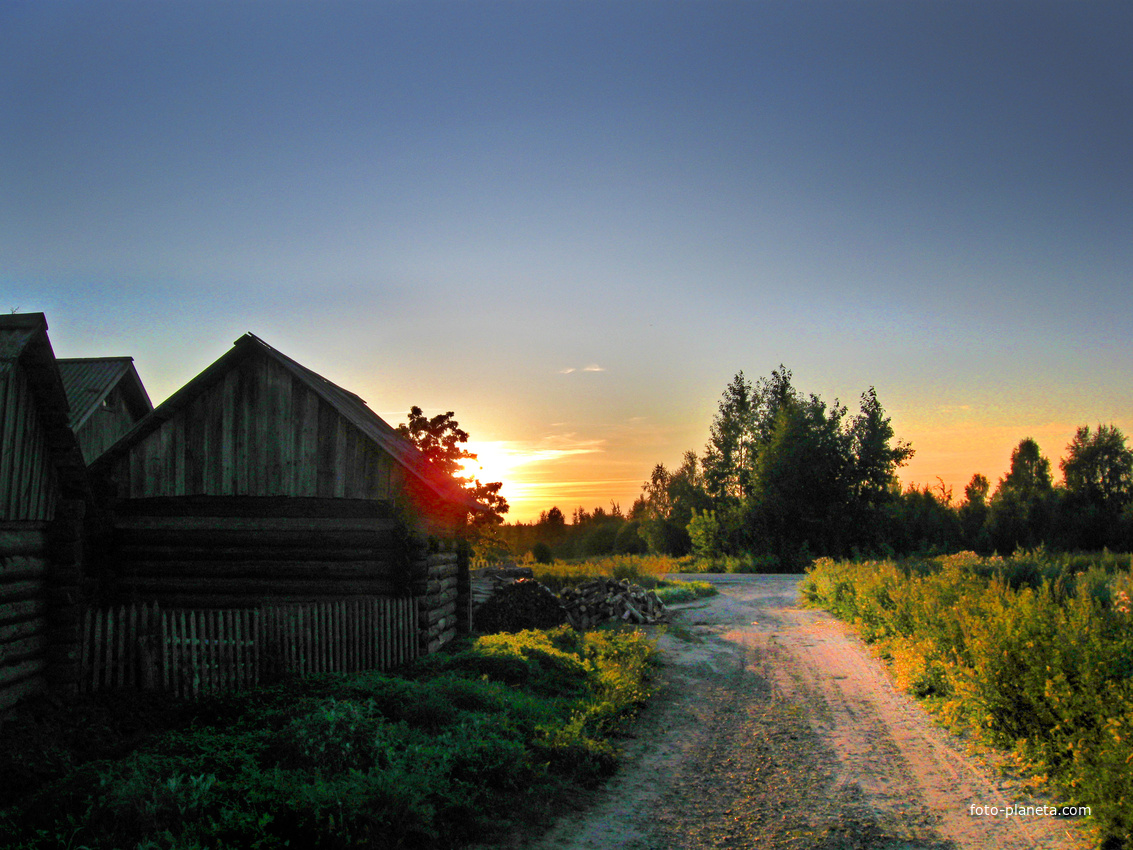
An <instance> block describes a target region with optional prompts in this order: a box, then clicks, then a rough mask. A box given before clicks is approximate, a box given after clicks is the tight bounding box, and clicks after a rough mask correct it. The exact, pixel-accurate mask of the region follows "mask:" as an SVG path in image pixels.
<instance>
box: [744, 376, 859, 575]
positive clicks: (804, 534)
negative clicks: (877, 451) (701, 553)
mask: <svg viewBox="0 0 1133 850" xmlns="http://www.w3.org/2000/svg"><path fill="white" fill-rule="evenodd" d="M845 412H846V411H845V408H844V407H842V406H840V405H838V404H837V403H835V404H834V406H833V407H830V408H828V407H827V406H826V404H825V402H823V401H822V400H821V399H819V398H818V397H817V396H813V395H812V396H810V398H809V399H807V400H805V401H788V402H787V403H785V404H783V405H782V406H781V407H780V409H779V412H778V414H777V416H776V423H775V427H774V429H773V431H772V432H771V439H770V442H769V443H768V445H767V446H766V447H765V448H764V449H763V450H762V451H761V452H760V454H759V457H758V459H757V460H756V466H755V471H754V478H753V491H752V496H751V499H750V500H749V503H748V509H747V523H746V525H747V527H748V530H749V533H750V535H751V538H752V542H753V543H754V544H755V546H756V548H759V549H762V550H764V551H766V552H769V553H771V554H773V555H775V556H777V557H778V558H779V560H780V562H781V563H782V564H784V565H791V564H795V565H801V564H800V561H801V557H800V553H801V552H803V551H804V550H806V551H811V552H819V553H828V554H840V549H841V548H842V547H843V546H844V544H845V539H844V535H845V532H846V526H847V523H848V518H849V516H848V508H849V506H850V502H851V495H852V494H851V487H850V479H849V475H848V472H849V466H850V452H849V447H848V438H847V435H846V433H845V431H844V430H843V429H842V428H841V424H842V417H843V416H844V415H845Z"/></svg>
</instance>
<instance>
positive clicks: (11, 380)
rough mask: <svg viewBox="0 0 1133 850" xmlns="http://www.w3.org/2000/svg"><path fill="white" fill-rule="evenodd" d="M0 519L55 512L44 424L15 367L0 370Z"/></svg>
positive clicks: (41, 517) (41, 516) (45, 516)
mask: <svg viewBox="0 0 1133 850" xmlns="http://www.w3.org/2000/svg"><path fill="white" fill-rule="evenodd" d="M0 445H2V446H3V447H4V450H3V451H2V452H0V520H30V521H40V522H42V521H47V520H51V519H53V518H54V516H55V502H56V498H57V487H58V485H57V482H56V478H55V467H54V465H53V464H52V462H51V458H50V455H49V453H48V448H47V443H46V439H45V437H44V431H43V424H42V420H41V418H40V415H39V409H38V407H37V406H36V403H35V398H34V397H33V396H32V393H31V389H30V388H29V386H28V383H27V378H26V377H25V376H24V374H23V371H22V370H21V369H19V368H18V367H12V368H9V369H7V370H5V372H4V373H3V374H0Z"/></svg>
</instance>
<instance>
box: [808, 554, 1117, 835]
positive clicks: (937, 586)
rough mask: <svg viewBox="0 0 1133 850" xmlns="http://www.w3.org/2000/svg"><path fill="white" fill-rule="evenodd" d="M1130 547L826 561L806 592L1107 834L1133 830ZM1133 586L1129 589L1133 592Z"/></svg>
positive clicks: (912, 687) (913, 685)
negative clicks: (1088, 813) (1088, 553)
mask: <svg viewBox="0 0 1133 850" xmlns="http://www.w3.org/2000/svg"><path fill="white" fill-rule="evenodd" d="M1123 563H1128V556H1122V557H1120V558H1119V557H1115V556H1111V555H1109V553H1104V554H1103V555H1102V556H1100V557H1099V558H1097V559H1096V560H1093V561H1091V560H1090V559H1088V558H1086V557H1084V556H1080V555H1079V556H1073V557H1068V556H1054V555H1051V554H1048V553H1046V552H1044V551H1041V550H1039V551H1035V552H1021V553H1018V554H1016V555H1014V556H1012V557H1010V558H998V557H996V558H980V557H978V556H976V555H973V554H972V553H961V554H959V555H952V556H947V557H939V558H932V559H923V560H920V561H915V562H905V563H900V564H898V563H894V562H892V561H874V562H862V563H848V562H841V563H839V562H834V561H831V560H829V559H823V560H820V561H818V562H816V563H815V564H814V566H813V567H812V569H811V571H810V572H809V573H808V575H807V578H806V579H805V581H804V582H803V585H802V591H801V592H802V596H803V598H804V599H805V600H806V601H807V602H808V603H810V604H813V605H819V606H821V607H824V608H826V609H828V610H829V611H831V612H832V613H834V614H835V615H836V616H838V617H841V618H843V619H845V620H848V621H850V622H852V623H854V624H855V625H856V626H857V628H858V629H859V631H860V632H861V634H862V636H863V637H864V638H865V639H866V640H867V641H869V642H872V643H875V644H876V645H877V647H878V649H879V651H880V652H881V654H883V656H885V657H888V658H889V660H890V663H891V664H892V666H893V669H894V672H895V674H896V676H897V679H898V681H899V683H900V684H901V685H902V686H904V687H905V688H906V689H907V690H909V691H910V692H911V693H913V694H915V695H916V696H919V697H926V698H931V700H932V702H931V705H932V706H934V707H935V709H936V710H937V712H938V713H939V715H940V716H941V718H942V719H943V720H945V721H946V722H948V723H950V724H953V725H959V726H961V727H963V728H965V729H967V730H968V731H969V732H971V733H973V734H974V735H975V737H976V739H977V740H979V741H980V742H982V743H985V744H988V745H993V746H997V747H1001V748H1004V749H1006V750H1009V751H1010V752H1011V753H1012V754H1013V757H1014V759H1015V760H1016V762H1017V763H1018V764H1019V765H1021V766H1022V767H1023V768H1025V769H1026V770H1027V771H1028V772H1029V773H1030V775H1032V776H1034V777H1036V778H1038V779H1040V780H1042V781H1044V782H1048V783H1049V785H1050V787H1051V788H1052V789H1054V790H1055V791H1056V792H1057V793H1060V794H1062V795H1063V796H1064V797H1065V799H1066V801H1067V802H1068V803H1082V804H1086V805H1089V806H1091V809H1092V814H1093V818H1094V820H1095V822H1096V824H1097V825H1098V828H1099V830H1100V832H1101V833H1102V834H1103V836H1104V837H1105V838H1107V839H1110V840H1111V841H1119V842H1127V843H1128V842H1133V815H1131V814H1130V811H1131V808H1130V801H1133V773H1131V772H1130V771H1129V764H1130V762H1133V619H1131V616H1130V613H1129V612H1130V609H1131V608H1133V606H1130V604H1129V602H1128V598H1129V593H1130V591H1131V590H1133V571H1130V570H1122V569H1121V567H1122V564H1123ZM1123 594H1124V596H1123Z"/></svg>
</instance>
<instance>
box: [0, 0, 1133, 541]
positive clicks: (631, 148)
mask: <svg viewBox="0 0 1133 850" xmlns="http://www.w3.org/2000/svg"><path fill="white" fill-rule="evenodd" d="M1131 42H1133V6H1130V5H1129V4H1128V3H1116V2H1115V3H1106V2H1089V3H1080V2H1061V3H1043V2H1026V3H1024V2H998V3H997V2H986V1H985V2H976V3H963V2H927V0H925V1H924V2H885V3H876V2H865V0H862V2H844V0H839V2H806V0H802V1H801V2H767V3H742V2H726V3H715V2H707V0H703V1H702V0H697V2H691V1H690V2H648V3H636V2H553V0H545V1H544V2H527V3H518V2H517V3H503V2H412V3H411V2H396V3H395V2H388V3H387V2H374V3H362V2H352V3H342V2H318V3H315V2H311V3H302V2H276V3H267V2H264V3H251V2H248V3H237V2H227V3H216V2H193V3H189V2H169V3H159V4H153V3H142V2H136V3H102V2H90V3H83V4H72V3H53V2H47V3H22V2H5V3H2V4H0V116H3V118H2V119H0V295H3V296H4V298H3V300H2V301H0V309H5V310H11V309H19V310H21V311H43V312H45V313H46V314H47V317H48V321H49V323H50V325H51V337H52V342H53V344H54V346H55V349H56V352H57V353H58V354H59V355H60V356H88V355H90V356H93V355H100V354H130V355H132V356H134V358H135V361H136V365H137V367H138V369H139V372H140V373H141V375H142V378H143V380H144V381H145V383H146V385H147V387H148V388H149V389H150V392H151V395H152V396H153V398H154V400H155V401H160V400H162V399H163V398H165V397H166V396H168V395H169V394H170V393H172V392H173V391H174V390H175V389H176V388H177V387H179V386H180V385H182V384H183V383H184V382H185V381H187V380H188V379H190V378H191V377H192V376H193V375H195V374H196V373H197V372H199V371H200V370H201V369H202V368H204V367H205V366H207V365H208V364H209V363H210V362H212V361H213V360H214V359H216V358H217V357H219V356H220V355H221V354H222V353H224V351H225V350H227V348H228V346H229V345H230V344H231V343H232V341H233V340H235V339H236V338H237V337H238V336H240V335H241V334H242V333H244V332H245V331H252V332H253V333H255V334H257V335H258V336H260V337H262V338H263V339H265V340H266V341H267V342H268V343H270V344H272V345H274V346H276V347H277V348H279V349H280V350H282V351H284V352H285V353H286V354H288V355H290V356H292V357H294V358H296V359H298V360H299V361H300V362H303V363H304V364H305V365H307V366H310V367H311V368H313V369H316V370H317V371H320V372H321V373H322V374H324V375H326V376H327V377H329V378H331V379H332V380H334V381H336V382H338V383H340V384H342V385H344V386H346V387H348V388H350V389H352V390H354V391H356V392H358V393H359V394H360V395H362V396H363V397H364V398H366V399H367V400H368V401H369V402H370V404H371V406H372V407H374V409H376V410H377V411H378V412H379V413H381V414H382V415H383V416H385V417H386V418H387V419H389V420H390V421H391V422H392V423H394V424H396V423H397V422H398V421H402V420H403V419H404V417H405V414H406V411H407V410H408V408H409V406H410V405H413V404H418V405H421V406H422V407H424V408H425V409H426V411H428V412H441V411H444V410H449V409H452V410H454V411H456V413H457V418H458V419H459V420H460V422H461V424H462V425H463V426H464V427H466V428H467V429H468V430H469V431H471V432H472V436H473V438H474V439H475V440H478V441H479V442H480V446H479V448H480V450H481V452H482V455H483V459H484V461H485V469H484V472H485V474H486V475H487V477H490V478H498V477H503V478H504V480H505V482H506V486H505V489H504V493H505V495H507V496H509V498H511V500H512V502H513V504H515V507H516V511H515V514H514V516H515V518H517V519H528V518H530V517H531V516H533V515H534V514H537V513H538V511H539V510H541V509H546V508H547V507H550V506H551V505H552V504H559V505H560V506H561V507H563V509H564V510H565V511H567V512H568V513H569V510H570V509H571V508H573V507H574V506H576V505H579V504H582V505H585V506H587V507H593V506H594V505H599V504H608V502H609V501H610V500H611V499H614V500H616V501H618V502H620V503H621V504H622V506H623V507H628V505H629V503H630V502H632V500H633V497H634V495H635V494H636V493H637V492H638V491H639V488H640V483H641V482H642V481H643V480H644V479H645V478H646V477H647V476H648V474H649V471H650V469H651V467H652V466H653V464H655V463H658V462H664V463H666V464H668V465H673V464H676V463H677V462H679V460H680V456H681V454H682V453H683V452H684V451H685V450H686V449H695V450H698V451H699V450H700V449H701V448H702V447H703V445H704V443H705V441H706V439H707V435H708V426H709V423H710V420H711V417H712V414H713V412H714V410H715V405H716V403H717V401H718V400H719V397H720V394H721V393H722V391H723V389H724V387H725V386H726V384H727V383H728V381H729V379H730V378H731V377H732V375H734V374H735V373H736V372H737V371H739V370H741V369H742V370H744V372H745V373H746V374H747V375H748V376H749V377H752V378H756V377H758V376H760V375H766V374H768V373H769V372H770V371H771V370H772V369H773V368H775V367H777V366H778V365H779V364H780V363H783V364H785V365H786V366H787V367H788V368H789V369H791V370H792V371H793V373H794V376H795V381H796V384H797V386H798V387H799V388H800V389H802V390H804V391H806V392H815V393H818V394H820V395H822V396H823V397H824V398H826V399H828V400H833V399H834V398H835V397H838V398H840V399H841V400H842V401H843V402H846V403H848V404H849V405H850V407H851V410H853V409H854V407H855V403H856V399H857V397H858V396H859V395H860V393H861V392H863V391H864V390H865V389H867V388H868V387H869V386H871V385H872V386H876V387H877V390H878V394H879V397H880V399H881V401H882V403H883V405H885V407H886V409H887V410H888V411H889V412H890V414H891V415H892V416H893V422H894V425H895V427H896V429H897V431H898V434H899V435H900V436H902V437H904V438H906V439H909V440H911V441H912V443H913V445H914V447H915V448H916V450H917V455H916V457H915V458H914V460H913V462H912V463H911V464H910V466H909V468H908V469H907V470H906V473H905V475H904V478H905V480H906V481H907V482H909V481H915V482H920V483H930V482H934V481H935V478H936V476H938V475H939V476H941V477H942V478H944V479H945V481H946V482H947V483H949V484H951V485H952V486H953V487H954V489H955V491H956V493H957V494H959V493H960V491H962V488H963V484H964V483H965V482H966V481H967V480H968V479H969V478H970V477H971V475H972V473H974V472H983V473H984V474H985V475H987V476H988V477H989V478H991V479H992V480H993V482H994V480H995V479H996V478H997V477H998V476H1000V475H1002V474H1003V472H1004V471H1005V468H1006V464H1007V461H1008V458H1009V456H1010V453H1011V449H1012V448H1013V447H1014V445H1016V444H1017V443H1018V441H1019V440H1020V439H1021V438H1023V437H1025V436H1034V437H1035V438H1036V439H1038V440H1039V443H1040V445H1041V446H1042V447H1043V449H1044V451H1045V452H1046V453H1047V454H1048V455H1050V456H1051V457H1052V459H1053V460H1054V461H1055V465H1056V468H1057V458H1058V457H1059V456H1060V455H1061V452H1062V450H1063V448H1064V447H1065V445H1066V443H1067V442H1068V441H1069V440H1070V438H1071V436H1072V434H1073V430H1074V428H1075V427H1076V426H1077V425H1079V424H1087V423H1090V424H1093V423H1097V422H1104V423H1109V422H1114V423H1117V424H1118V425H1119V426H1121V427H1122V428H1123V429H1124V430H1125V431H1126V433H1133V391H1131V384H1130V378H1129V376H1130V375H1131V374H1133V353H1131V351H1130V345H1129V342H1130V338H1131V336H1133V334H1131V330H1133V327H1131V326H1133V318H1131V316H1133V286H1131V278H1133V275H1131V272H1133V157H1131V156H1130V151H1133V51H1131V50H1130V49H1129V45H1130V43H1131Z"/></svg>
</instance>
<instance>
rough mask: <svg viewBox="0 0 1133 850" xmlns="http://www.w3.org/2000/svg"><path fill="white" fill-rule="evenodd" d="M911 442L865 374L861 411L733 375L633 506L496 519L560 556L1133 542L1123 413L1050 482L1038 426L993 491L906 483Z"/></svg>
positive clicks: (776, 378) (795, 553) (770, 562)
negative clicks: (674, 459) (956, 492)
mask: <svg viewBox="0 0 1133 850" xmlns="http://www.w3.org/2000/svg"><path fill="white" fill-rule="evenodd" d="M912 456H913V448H912V446H911V445H910V444H909V443H908V442H906V441H904V440H900V439H897V438H896V436H895V434H894V431H893V428H892V425H891V423H890V419H889V417H888V416H886V415H885V411H884V408H883V407H882V405H881V402H880V401H879V400H878V397H877V393H876V390H875V389H874V388H873V387H870V388H869V389H868V390H867V391H866V392H864V393H862V395H861V397H860V400H859V405H858V411H857V413H856V414H853V415H851V414H850V412H849V411H848V409H847V408H846V407H845V406H844V405H842V404H841V403H840V402H838V401H837V400H835V401H834V402H833V404H828V403H826V402H825V401H823V400H822V399H821V398H819V397H818V396H817V395H814V394H803V393H802V392H800V391H799V390H797V389H796V388H795V387H794V385H793V383H792V375H791V372H790V371H789V370H787V369H786V368H784V367H783V366H780V367H779V368H778V369H776V370H773V371H772V372H771V374H770V376H768V377H764V378H760V379H758V380H756V381H754V382H752V381H750V380H748V379H747V378H746V377H745V376H744V374H743V372H740V373H738V374H737V375H736V376H735V377H734V378H733V379H732V381H731V382H730V383H729V384H728V386H727V387H726V389H725V390H724V393H723V395H722V397H721V400H720V403H719V406H718V409H717V413H716V414H715V416H714V417H713V420H712V423H711V426H710V429H709V441H708V443H707V445H706V446H705V448H704V450H703V452H702V453H700V454H697V453H696V452H695V451H687V452H685V454H684V457H683V459H682V462H681V464H680V465H679V466H678V467H677V468H675V469H668V468H666V467H665V465H664V464H657V465H656V466H655V467H654V468H653V470H652V472H651V474H650V476H649V480H648V481H646V482H645V483H644V484H643V486H642V494H641V496H640V497H639V498H638V499H637V500H636V501H635V502H634V504H633V506H632V507H631V508H630V510H629V511H628V512H626V513H624V514H623V513H622V511H621V510H620V508H619V507H618V506H617V505H611V508H610V510H608V511H607V510H605V509H602V508H596V509H595V510H594V511H585V510H583V509H582V508H578V509H576V510H575V511H574V513H573V516H572V522H571V523H570V524H569V525H568V524H567V522H566V516H565V515H564V514H563V512H562V511H561V510H560V509H559V508H557V507H554V508H551V509H550V510H548V511H546V512H544V513H543V514H542V515H541V516H540V518H539V521H538V522H536V523H531V524H519V525H516V526H504V527H502V528H501V529H499V531H500V532H501V535H502V538H503V540H504V541H506V543H507V544H508V545H510V547H511V548H512V550H513V551H527V550H528V549H531V548H533V546H534V545H535V544H536V543H542V544H543V545H544V546H545V547H546V548H547V550H548V551H551V552H554V554H556V555H558V556H559V557H585V556H588V555H596V554H606V553H610V552H638V551H646V550H648V551H652V552H657V553H662V554H670V555H678V556H679V555H685V554H696V555H699V556H702V557H707V558H721V557H729V556H731V557H744V558H747V559H749V562H750V563H752V564H755V565H757V566H758V567H759V568H761V569H766V570H768V571H771V570H786V571H789V570H797V569H802V568H803V567H804V566H805V565H806V564H808V563H809V562H810V561H811V560H812V559H813V558H814V557H818V556H823V555H826V556H830V557H835V558H846V557H865V556H882V557H893V556H902V555H908V554H914V553H942V552H950V551H958V550H960V549H971V550H974V551H977V552H981V553H984V554H990V553H993V552H998V553H1000V554H1010V553H1011V552H1013V551H1015V550H1016V549H1018V548H1035V547H1038V546H1047V547H1049V548H1054V549H1062V550H1096V549H1101V548H1104V547H1108V548H1110V549H1112V550H1118V551H1130V550H1133V451H1131V450H1130V449H1129V448H1128V447H1127V445H1126V438H1125V436H1124V435H1123V434H1122V433H1121V431H1120V430H1119V429H1118V428H1117V427H1116V426H1113V425H1109V426H1106V425H1098V426H1097V427H1096V428H1091V427H1090V426H1082V427H1080V428H1078V429H1077V431H1076V433H1075V434H1074V436H1073V439H1072V440H1071V441H1070V443H1069V445H1068V446H1067V448H1066V455H1065V457H1064V458H1063V460H1062V461H1061V463H1060V467H1061V471H1062V481H1061V482H1059V483H1057V484H1056V483H1055V482H1054V481H1053V477H1052V475H1051V463H1050V460H1049V459H1048V458H1045V457H1043V456H1042V454H1041V451H1040V450H1039V446H1038V444H1037V443H1036V442H1035V441H1034V440H1033V439H1031V438H1029V437H1028V438H1025V439H1023V440H1021V441H1020V443H1019V445H1018V446H1017V447H1016V449H1015V451H1014V452H1013V453H1012V457H1011V465H1010V469H1009V471H1008V472H1007V474H1006V475H1005V476H1004V477H1003V478H1002V479H1000V480H999V482H998V483H997V485H996V486H995V488H994V490H993V489H992V488H991V484H990V482H989V481H988V479H987V478H986V477H985V476H984V475H982V474H979V473H977V474H975V475H973V476H972V479H971V481H970V482H969V484H968V485H967V486H966V487H965V488H964V494H963V498H962V499H960V500H956V499H954V498H953V494H952V492H951V491H950V489H949V488H947V487H946V486H945V485H944V484H943V483H942V482H941V483H939V484H938V485H926V486H920V487H918V486H911V487H909V488H906V489H902V488H901V485H900V483H899V481H898V478H897V470H898V469H899V468H900V467H901V466H903V465H904V464H905V463H907V462H908V460H909V459H910V458H911V457H912Z"/></svg>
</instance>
